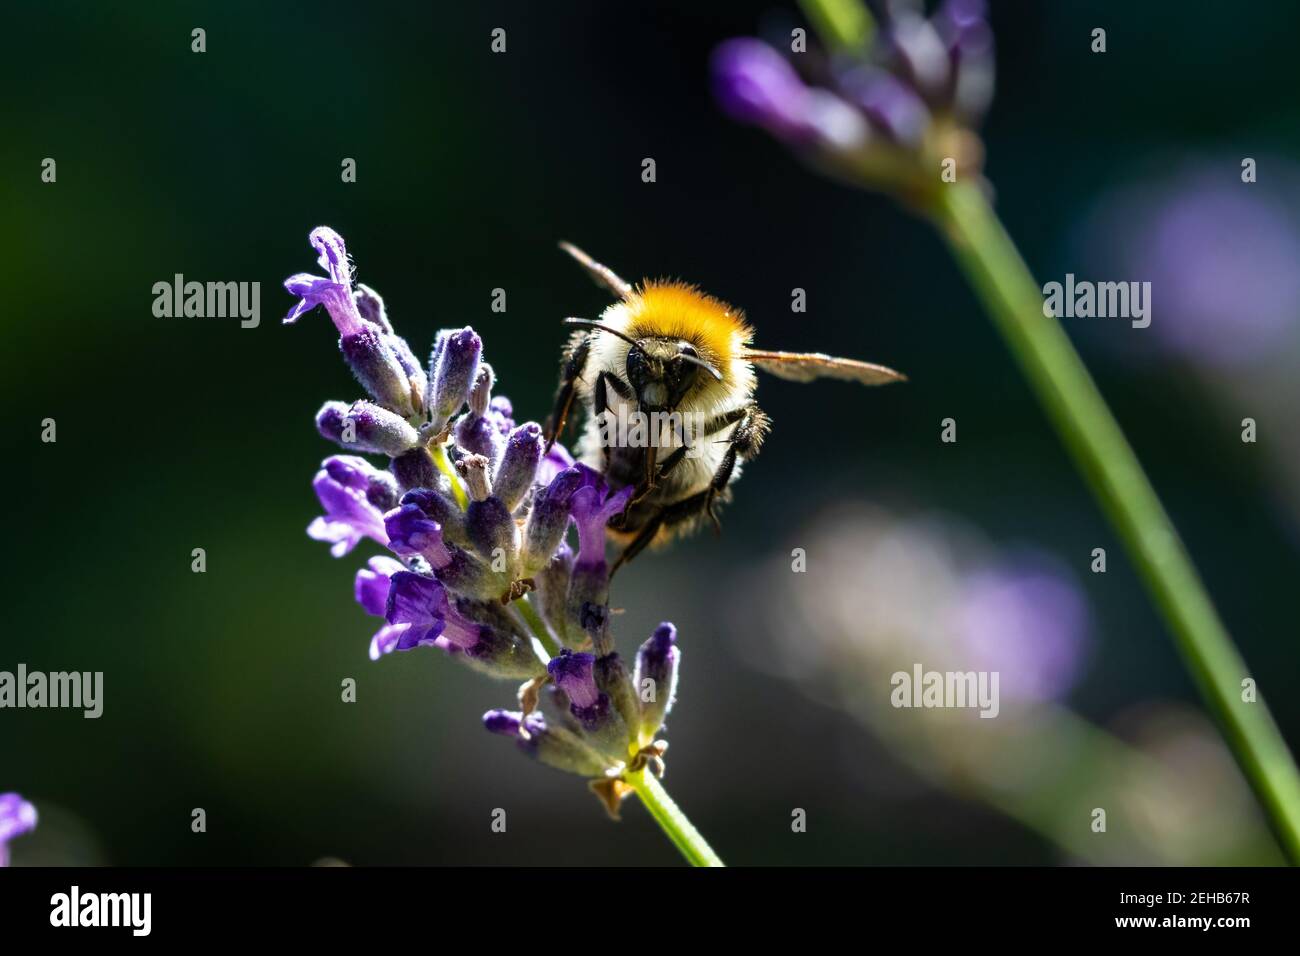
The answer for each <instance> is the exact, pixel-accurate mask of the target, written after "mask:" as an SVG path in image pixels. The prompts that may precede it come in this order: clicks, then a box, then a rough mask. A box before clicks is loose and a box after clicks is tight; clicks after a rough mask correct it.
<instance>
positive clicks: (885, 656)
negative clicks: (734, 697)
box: [751, 510, 1091, 749]
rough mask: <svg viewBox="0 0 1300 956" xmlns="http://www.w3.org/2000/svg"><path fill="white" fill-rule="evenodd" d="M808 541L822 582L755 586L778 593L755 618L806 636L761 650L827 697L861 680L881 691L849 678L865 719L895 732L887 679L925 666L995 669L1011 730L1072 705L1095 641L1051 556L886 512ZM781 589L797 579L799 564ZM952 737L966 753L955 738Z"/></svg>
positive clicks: (1075, 590)
mask: <svg viewBox="0 0 1300 956" xmlns="http://www.w3.org/2000/svg"><path fill="white" fill-rule="evenodd" d="M807 537H808V544H807V551H808V553H809V554H810V555H811V554H816V555H817V556H818V557H817V569H818V570H817V574H816V575H812V574H809V575H807V576H806V577H805V576H804V575H795V576H793V581H792V582H791V583H790V584H789V586H783V587H779V588H775V589H774V588H773V587H772V584H771V582H765V583H762V584H754V585H753V586H752V588H751V589H752V590H753V591H754V593H764V594H769V595H771V599H770V601H769V602H768V603H766V604H764V605H763V606H762V607H760V608H758V609H757V611H756V612H755V613H757V614H759V615H761V616H763V617H764V619H767V618H768V616H770V619H771V621H774V622H777V623H776V625H775V626H774V625H773V624H771V623H768V624H766V625H765V626H764V627H762V628H760V630H766V631H770V632H773V633H781V634H786V633H798V634H801V635H803V638H802V639H801V640H800V641H797V642H790V641H783V640H782V641H777V642H776V644H775V646H774V647H772V648H765V649H763V650H762V651H761V652H760V653H761V654H762V655H763V656H764V657H765V658H767V660H768V663H769V665H770V664H771V663H773V662H775V663H776V666H777V667H779V668H781V669H782V670H784V671H785V672H786V673H788V674H791V675H797V676H801V677H805V678H808V679H810V680H812V681H814V682H816V683H817V684H818V686H820V682H821V681H822V680H824V679H825V678H826V676H827V675H835V677H836V678H837V683H838V679H842V678H843V676H844V675H849V674H858V675H861V679H862V680H863V681H865V682H866V683H867V684H868V685H870V686H874V687H876V688H877V691H878V692H877V693H874V694H866V695H863V694H861V693H860V688H861V686H862V685H861V684H860V683H858V682H857V681H852V682H851V686H852V687H854V688H857V689H856V690H854V692H853V693H854V695H855V700H854V702H853V706H854V709H855V710H858V711H863V712H867V713H870V714H871V715H872V719H873V722H881V721H883V722H884V723H885V725H887V726H889V727H890V728H891V732H892V728H893V724H894V722H895V720H896V718H897V715H898V711H896V710H895V709H894V708H893V707H892V706H891V704H890V700H889V693H888V691H889V687H890V683H889V678H890V675H891V674H894V673H896V672H899V671H903V672H908V671H911V669H912V668H913V666H914V665H915V664H918V663H919V664H921V665H923V666H924V667H925V669H926V670H933V671H941V672H944V671H955V672H963V673H964V672H970V671H975V672H997V673H998V674H999V675H1000V678H999V687H1000V691H999V692H1000V696H1001V714H1000V716H999V721H1000V722H1005V721H1015V720H1018V719H1023V718H1024V717H1025V716H1026V715H1027V714H1029V713H1031V712H1032V711H1033V710H1034V708H1036V707H1037V706H1039V705H1040V704H1043V703H1047V702H1050V701H1054V700H1061V699H1063V698H1064V697H1065V696H1066V695H1067V694H1068V693H1069V691H1070V689H1071V688H1072V687H1073V685H1074V683H1075V681H1076V680H1077V679H1078V677H1079V676H1080V674H1081V672H1082V667H1083V662H1084V660H1085V658H1086V655H1087V652H1088V649H1089V646H1090V642H1091V620H1090V615H1089V613H1088V609H1087V603H1086V601H1085V599H1084V596H1083V594H1082V592H1081V591H1080V589H1079V586H1078V583H1077V581H1076V580H1075V579H1074V577H1073V575H1072V574H1071V573H1070V572H1069V571H1068V570H1067V569H1066V568H1064V567H1063V566H1061V565H1060V564H1059V563H1058V562H1056V561H1055V560H1053V559H1051V558H1049V557H1047V556H1046V555H1043V554H1040V553H1037V552H1023V553H1016V554H1004V553H1002V552H1000V551H997V550H995V549H994V548H993V547H992V546H991V545H990V544H988V543H987V542H985V541H984V540H983V539H982V538H981V537H980V536H979V535H977V534H976V533H975V532H973V531H971V530H969V529H965V528H964V527H963V526H961V525H958V524H956V523H953V522H949V521H947V520H944V519H939V518H934V517H931V518H910V519H909V518H901V517H896V516H893V515H890V514H888V513H885V512H883V511H876V510H870V511H868V510H853V511H847V512H845V513H844V514H840V515H837V516H835V517H834V518H831V519H828V520H827V521H825V522H824V523H822V524H820V525H819V526H818V527H817V529H815V530H813V531H811V532H809V533H808V536H807ZM775 580H777V581H778V582H780V581H790V580H791V575H790V574H789V569H788V567H786V568H785V569H784V572H783V573H780V574H779V575H778V576H776V578H775ZM772 653H775V655H776V656H775V658H771V657H768V655H770V654H772ZM917 713H918V714H919V717H918V719H920V720H925V721H932V722H942V723H944V724H945V725H947V724H948V723H953V724H965V725H967V726H969V724H970V721H969V720H968V719H967V718H968V717H970V716H971V715H970V714H959V713H955V712H953V711H942V710H930V711H919V712H917ZM976 723H977V724H978V723H982V722H981V721H976ZM948 739H949V741H950V743H951V744H952V745H953V746H954V747H956V748H957V749H960V742H961V740H962V739H963V738H962V734H961V733H960V732H959V731H958V730H956V729H955V728H953V729H951V730H950V736H949V738H948Z"/></svg>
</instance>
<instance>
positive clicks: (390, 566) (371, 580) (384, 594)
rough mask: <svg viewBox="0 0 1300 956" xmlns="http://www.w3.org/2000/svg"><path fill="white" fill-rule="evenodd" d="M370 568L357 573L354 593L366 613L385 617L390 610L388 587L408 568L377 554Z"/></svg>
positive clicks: (370, 562)
mask: <svg viewBox="0 0 1300 956" xmlns="http://www.w3.org/2000/svg"><path fill="white" fill-rule="evenodd" d="M368 565H369V566H368V567H364V568H361V569H360V570H359V571H357V576H356V579H355V581H354V582H353V587H352V593H353V596H354V597H355V598H356V599H357V603H358V604H360V605H361V606H362V607H363V608H365V609H366V613H368V614H373V615H374V616H375V617H383V616H384V614H385V613H386V611H387V609H388V587H389V583H390V579H391V578H392V576H393V575H394V574H396V573H397V572H398V571H405V570H406V568H405V567H404V566H403V565H402V563H401V562H400V561H394V560H393V559H392V558H389V557H385V556H384V555H382V554H377V555H375V556H374V557H372V558H371V559H370V561H369V562H368Z"/></svg>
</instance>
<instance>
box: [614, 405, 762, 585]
mask: <svg viewBox="0 0 1300 956" xmlns="http://www.w3.org/2000/svg"><path fill="white" fill-rule="evenodd" d="M737 423H738V424H737ZM732 424H735V425H736V428H735V429H734V430H733V431H732V433H731V436H730V437H729V438H728V439H727V444H728V446H729V447H728V448H727V453H726V454H725V455H723V456H722V462H721V463H720V464H719V465H718V470H717V471H715V472H714V473H713V478H712V479H710V481H709V486H708V487H707V488H705V489H704V490H703V491H699V492H696V493H695V494H693V495H691V496H690V497H689V498H683V499H682V500H681V501H678V502H675V503H673V504H671V505H667V506H666V507H664V508H660V509H659V511H658V512H656V513H655V514H654V516H653V517H651V518H650V520H649V521H647V522H646V523H645V526H644V527H643V528H642V529H641V530H640V531H639V532H638V533H637V536H636V537H635V538H633V539H632V541H631V542H630V543H629V544H628V546H627V547H626V548H624V549H623V553H622V554H620V555H619V556H618V559H617V560H616V561H615V562H614V566H613V567H612V568H610V572H609V573H610V577H613V576H614V572H615V571H616V570H618V569H619V568H620V567H622V566H623V565H625V564H627V563H628V562H629V561H631V560H632V559H633V558H635V557H636V556H637V555H638V554H640V553H641V552H642V551H644V550H645V549H646V546H647V545H648V544H650V542H651V541H652V540H654V536H655V535H656V534H658V533H659V529H660V528H661V527H663V526H664V525H675V524H678V523H679V522H682V521H687V520H689V519H691V518H694V517H695V516H697V515H699V514H705V515H707V516H708V518H709V520H710V521H712V522H713V527H714V529H715V530H718V531H721V525H719V523H718V517H717V515H715V514H714V513H713V503H714V502H715V501H716V500H717V499H718V496H719V495H721V494H722V493H723V492H725V491H726V490H727V484H728V483H729V482H730V481H731V475H732V473H733V472H734V471H735V470H736V459H737V458H740V459H743V460H744V461H750V460H752V459H753V458H754V456H755V455H757V454H758V451H759V449H760V448H761V447H762V446H763V439H764V438H766V437H767V432H768V429H770V428H771V426H772V421H771V419H769V418H768V417H767V414H766V413H765V412H764V411H763V410H762V409H761V408H759V407H758V406H757V405H754V404H749V405H745V406H743V407H741V408H737V409H733V410H732V411H730V412H724V413H723V414H721V415H719V416H717V417H716V418H714V419H713V420H711V421H710V422H709V423H708V424H707V425H706V426H705V427H704V431H703V434H702V435H700V436H699V437H706V436H708V435H714V434H717V433H718V432H720V431H721V430H722V429H724V428H726V427H727V426H728V425H732ZM679 453H680V457H678V455H679ZM685 457H686V455H685V448H678V449H676V450H675V451H674V452H673V453H672V454H671V455H669V456H668V457H667V458H666V459H664V463H663V469H670V468H672V467H673V466H675V465H677V464H679V463H680V462H681V460H682V458H685ZM674 459H675V460H674ZM666 473H667V472H666V471H664V470H662V469H661V471H660V475H661V476H662V475H663V474H666Z"/></svg>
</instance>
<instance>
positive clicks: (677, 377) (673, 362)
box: [627, 338, 712, 411]
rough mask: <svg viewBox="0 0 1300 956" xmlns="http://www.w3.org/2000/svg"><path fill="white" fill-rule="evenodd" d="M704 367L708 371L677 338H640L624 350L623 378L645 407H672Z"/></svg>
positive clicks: (681, 397) (689, 346) (696, 355)
mask: <svg viewBox="0 0 1300 956" xmlns="http://www.w3.org/2000/svg"><path fill="white" fill-rule="evenodd" d="M706 369H707V370H709V371H712V369H710V367H709V366H708V365H706V364H705V363H704V362H703V361H702V360H701V359H700V355H699V353H698V352H697V351H696V350H695V346H693V345H691V343H690V342H685V341H682V340H681V339H669V338H650V339H642V340H641V341H639V342H637V343H636V345H635V346H634V347H633V348H630V349H628V351H627V381H628V384H629V385H631V386H632V390H633V391H635V392H636V397H637V404H638V405H639V406H640V407H641V408H643V409H645V410H646V411H659V410H671V409H674V408H676V407H677V406H678V405H680V404H681V402H682V399H683V398H685V397H686V393H687V392H689V391H690V390H691V386H693V385H694V384H695V382H696V380H697V378H698V377H699V376H700V375H702V374H706V371H705V370H706Z"/></svg>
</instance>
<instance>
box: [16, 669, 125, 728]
mask: <svg viewBox="0 0 1300 956" xmlns="http://www.w3.org/2000/svg"><path fill="white" fill-rule="evenodd" d="M5 707H13V708H19V709H21V708H26V707H33V708H40V707H57V708H70V709H73V710H81V711H84V713H83V714H82V716H83V717H85V718H86V719H87V720H95V719H97V718H98V717H99V716H100V715H102V714H103V713H104V672H103V671H94V672H93V673H92V672H91V671H55V672H53V673H46V672H44V671H29V670H28V669H27V665H26V664H19V665H18V669H17V671H16V672H14V671H0V709H3V708H5Z"/></svg>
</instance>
